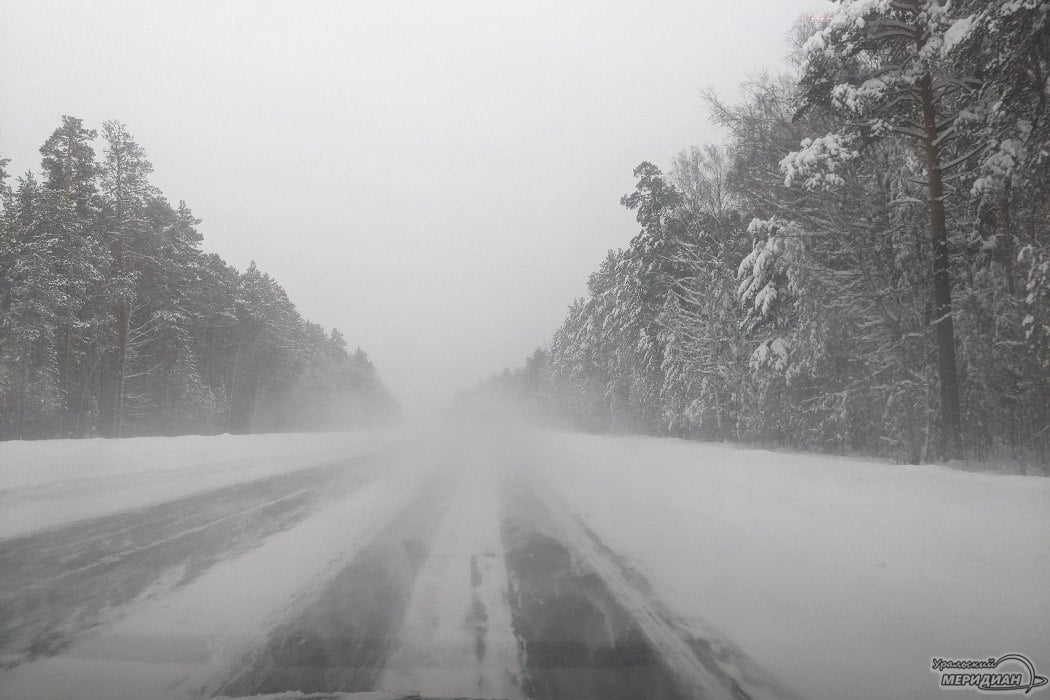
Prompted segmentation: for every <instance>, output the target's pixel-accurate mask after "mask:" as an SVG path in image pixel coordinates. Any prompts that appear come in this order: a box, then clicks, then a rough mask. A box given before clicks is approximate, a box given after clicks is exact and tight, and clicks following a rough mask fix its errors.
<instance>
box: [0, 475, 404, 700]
mask: <svg viewBox="0 0 1050 700" xmlns="http://www.w3.org/2000/svg"><path fill="white" fill-rule="evenodd" d="M420 478H421V477H420V472H418V471H416V470H407V471H399V472H397V473H394V474H391V475H388V476H386V477H383V478H381V479H379V480H377V481H373V482H371V483H369V484H367V485H366V486H364V487H363V488H362V489H360V490H359V491H356V492H354V493H353V494H351V495H350V496H348V497H347V498H345V499H344V500H339V501H335V502H333V503H331V504H330V505H328V506H327V507H326V508H324V509H323V510H321V511H320V512H318V513H317V514H315V515H313V516H311V517H310V518H308V519H307V520H305V521H303V522H302V523H300V524H298V525H296V526H295V527H293V528H291V529H288V530H285V531H283V532H280V533H278V534H276V535H273V536H272V537H270V538H269V539H268V540H267V541H266V542H265V543H264V544H263V545H262V546H260V547H258V548H257V549H254V550H251V551H250V552H248V553H246V554H244V555H243V556H241V557H237V558H235V559H230V560H227V561H225V562H222V563H220V564H217V565H216V566H214V567H213V568H212V569H210V570H209V571H208V572H207V573H205V574H204V575H202V576H201V577H200V578H199V579H197V580H196V581H194V582H193V583H191V584H189V585H187V586H185V587H183V588H180V589H178V590H176V591H175V592H173V593H167V594H166V595H164V596H162V597H158V598H151V597H150V596H149V595H144V596H142V600H140V602H139V604H138V606H137V607H136V609H135V610H134V611H133V612H132V613H130V614H129V615H127V617H125V618H123V619H122V620H120V621H119V622H117V623H116V624H113V625H110V626H107V627H105V628H102V629H100V630H98V631H97V632H95V633H91V634H88V635H85V636H84V637H83V638H82V639H80V640H79V641H77V642H75V643H74V644H73V645H72V646H71V647H70V648H69V649H68V650H65V651H64V652H63V653H62V654H60V655H58V656H54V657H51V658H47V659H42V660H40V661H37V662H35V663H29V664H25V665H23V666H19V667H18V668H16V669H14V670H13V671H11V672H10V675H9V676H6V677H4V678H3V679H0V696H2V697H5V698H12V699H14V698H18V699H25V700H28V699H32V698H40V699H41V700H43V699H44V698H47V699H49V700H56V699H58V698H70V699H72V698H77V699H78V700H96V699H97V700H103V699H104V700H121V699H122V698H128V700H131V699H132V698H136V699H138V698H162V697H197V696H198V693H199V691H200V690H201V689H203V688H207V689H209V690H211V691H214V689H215V687H217V683H218V682H220V681H221V680H222V675H221V674H228V673H230V672H232V671H233V670H236V669H237V663H238V661H239V660H240V658H241V656H242V655H243V654H244V653H245V652H246V651H247V650H248V649H249V648H250V647H251V646H252V645H254V644H258V643H259V642H260V640H263V639H265V638H266V632H267V631H268V630H269V629H271V628H273V627H274V626H275V625H276V624H278V623H279V622H280V621H281V620H282V619H284V618H285V617H287V616H289V615H291V614H293V613H294V611H295V609H296V608H297V606H298V605H299V604H300V603H305V602H309V601H310V600H311V598H312V597H313V595H314V594H315V592H316V591H317V590H318V588H319V587H320V586H322V585H323V584H324V582H325V581H327V580H329V579H330V578H331V577H332V576H333V575H335V574H336V573H337V572H338V571H339V570H340V569H342V568H343V567H345V566H346V565H347V564H348V563H349V561H350V560H351V559H352V558H353V556H354V555H355V554H356V553H357V552H358V551H360V549H361V548H362V547H363V546H365V545H366V544H367V543H368V542H369V541H370V540H371V539H372V537H373V536H374V535H375V533H376V532H378V531H379V530H380V529H381V528H382V527H383V526H384V525H385V524H386V523H388V522H390V520H391V519H392V518H394V517H396V516H397V514H398V513H399V512H401V511H402V509H403V508H404V507H405V506H406V505H407V504H408V503H409V502H410V500H411V499H413V498H417V497H418V493H419V484H420ZM171 575H172V576H173V577H174V578H176V579H177V578H178V577H179V575H180V572H178V571H175V572H171Z"/></svg>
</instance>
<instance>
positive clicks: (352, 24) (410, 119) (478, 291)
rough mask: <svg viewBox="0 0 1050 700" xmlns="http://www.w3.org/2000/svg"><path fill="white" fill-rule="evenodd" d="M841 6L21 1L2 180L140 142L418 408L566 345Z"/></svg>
mask: <svg viewBox="0 0 1050 700" xmlns="http://www.w3.org/2000/svg"><path fill="white" fill-rule="evenodd" d="M826 7H827V5H826V4H825V3H823V2H821V1H820V0H736V1H733V0H691V1H685V2H664V1H653V0H645V1H644V2H640V1H635V2H620V1H618V0H617V1H613V0H600V1H598V2H578V1H576V0H558V1H555V2H540V1H539V0H528V1H527V2H520V3H507V2H447V1H444V0H419V1H418V2H405V3H401V2H392V1H390V0H383V1H381V2H374V3H372V2H369V3H365V2H332V3H319V2H314V3H303V2H281V3H277V2H267V3H262V2H257V3H239V2H238V3H235V2H217V1H216V0H208V1H206V2H188V1H187V0H180V1H179V2H171V3H162V2H149V3H145V2H141V3H116V2H84V3H76V4H73V3H68V2H61V3H50V2H38V1H36V0H34V1H32V2H30V1H28V0H21V1H19V2H11V1H9V0H0V156H4V157H10V158H12V159H13V163H12V170H13V171H14V172H15V173H18V172H23V171H25V170H27V169H29V168H32V169H34V170H36V169H38V168H39V154H38V152H37V149H38V148H39V147H40V145H41V144H43V142H44V140H45V139H46V138H47V136H48V135H49V134H50V133H51V131H52V130H54V128H55V127H56V126H57V125H58V124H59V121H60V118H61V115H63V114H70V115H73V116H77V117H81V118H83V119H84V120H85V121H86V122H87V124H88V125H89V126H90V127H92V128H100V126H101V123H102V122H103V121H104V120H106V119H113V118H116V119H120V120H121V121H124V122H125V123H126V124H127V125H128V127H129V130H130V131H131V133H132V134H134V136H135V137H136V139H137V141H138V142H139V143H140V144H141V145H142V146H143V147H144V148H145V149H146V151H147V153H148V154H149V157H150V160H151V161H152V163H153V165H154V168H155V173H154V178H153V182H154V184H156V185H157V186H158V187H160V188H161V190H163V192H164V193H165V195H167V197H168V198H169V199H170V200H171V201H172V202H173V203H177V202H178V201H179V200H180V199H184V200H186V202H187V203H188V204H189V205H190V207H191V208H192V209H193V211H194V213H195V214H196V215H197V216H198V217H199V218H201V219H203V223H202V224H201V226H200V229H201V232H202V233H203V234H204V237H205V240H204V248H205V250H208V251H214V252H217V253H219V254H220V255H222V256H223V257H224V258H225V259H226V260H227V261H228V262H229V263H231V264H233V265H235V266H237V267H239V268H241V269H243V268H244V267H246V266H247V265H248V263H249V262H250V261H251V260H253V259H254V260H255V261H256V263H257V264H258V265H259V267H260V268H261V269H263V270H265V271H267V272H269V273H271V274H272V275H273V276H274V277H276V278H277V280H278V281H279V282H280V283H281V284H282V285H283V286H284V288H285V289H286V290H287V291H288V294H289V296H290V297H291V299H292V301H293V302H295V304H296V305H297V306H298V308H299V310H300V311H301V312H302V313H303V315H305V316H306V317H307V318H309V319H311V320H313V321H316V322H318V323H321V324H322V325H324V326H326V327H330V326H333V325H334V326H337V327H338V328H340V329H341V330H342V331H343V332H344V333H345V334H346V336H347V338H348V339H349V341H350V343H351V345H360V346H362V347H363V348H364V349H365V350H366V351H368V353H369V355H370V356H371V357H372V359H373V360H374V361H375V363H376V365H377V366H378V368H379V370H380V372H381V373H382V375H383V377H384V378H385V379H386V381H387V383H388V384H389V385H390V386H391V388H392V389H393V391H394V392H395V394H397V396H398V397H399V398H400V399H401V400H402V401H403V402H404V403H406V404H408V405H416V406H422V405H429V404H433V403H436V402H439V401H441V400H442V399H444V398H446V397H448V396H450V395H451V394H452V393H453V392H455V391H457V390H459V389H463V388H468V387H470V386H472V385H474V384H475V383H476V382H477V381H479V380H480V379H482V378H484V377H485V376H487V375H489V374H491V373H493V372H495V371H498V370H500V369H501V368H503V367H504V366H508V365H510V366H513V365H516V364H519V363H520V362H521V361H522V359H523V358H524V356H525V355H526V354H527V353H529V352H530V351H531V349H532V348H534V347H536V346H538V345H542V344H544V343H546V341H547V340H548V339H549V338H550V336H551V334H552V332H553V331H554V330H555V328H556V327H557V326H558V324H559V323H560V322H561V320H562V318H563V316H564V313H565V310H566V307H567V306H568V304H569V303H570V302H571V301H572V299H573V298H574V297H576V296H579V295H581V294H582V293H583V292H584V291H585V285H586V278H587V275H588V273H589V272H590V271H592V270H593V269H594V268H596V267H597V265H598V263H599V262H600V260H601V259H602V257H603V256H604V252H605V251H606V250H607V249H608V248H612V247H619V246H622V245H624V244H625V243H626V242H627V241H628V240H629V239H630V237H631V236H632V235H634V233H635V231H636V224H635V222H634V219H633V217H632V215H631V213H629V212H626V211H625V210H623V209H622V208H620V206H619V204H618V201H619V198H620V195H621V194H623V193H625V192H627V191H629V190H630V189H632V187H633V179H632V176H631V171H632V169H633V168H634V166H635V165H637V164H638V163H639V162H640V161H642V160H650V161H653V162H655V163H657V164H658V165H660V166H661V167H665V166H666V165H667V163H668V162H669V161H670V159H671V158H672V157H673V156H674V154H675V153H676V152H677V151H679V150H681V149H682V148H684V147H687V146H689V145H694V144H696V145H699V144H702V143H707V142H711V141H716V140H718V139H719V136H720V135H719V133H718V132H717V131H716V130H715V129H714V128H713V127H712V126H711V125H710V124H709V123H708V120H707V115H706V114H705V112H704V109H703V104H702V102H701V99H700V96H699V93H700V90H701V89H702V88H705V87H713V88H715V89H716V90H717V91H718V92H719V93H720V94H722V95H725V96H729V97H732V96H734V95H735V94H736V90H737V85H738V84H739V83H740V82H741V81H742V80H744V79H746V78H747V77H748V76H750V75H753V74H755V73H757V72H759V71H761V70H764V69H767V70H773V71H775V70H778V68H779V67H780V66H782V65H783V56H784V54H785V53H786V50H787V46H786V39H785V37H786V35H787V32H788V31H789V29H790V27H791V25H792V23H793V22H794V21H795V20H796V19H797V18H798V17H799V16H800V15H802V14H813V13H820V12H822V11H826V9H825V8H826Z"/></svg>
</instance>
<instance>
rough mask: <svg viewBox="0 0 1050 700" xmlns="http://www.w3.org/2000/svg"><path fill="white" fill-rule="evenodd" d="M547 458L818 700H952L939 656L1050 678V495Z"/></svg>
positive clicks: (541, 460) (725, 626)
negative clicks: (936, 661)
mask: <svg viewBox="0 0 1050 700" xmlns="http://www.w3.org/2000/svg"><path fill="white" fill-rule="evenodd" d="M534 449H535V452H534V454H533V459H531V460H530V461H531V462H532V463H534V464H535V465H536V469H537V470H538V471H539V472H540V474H541V475H542V477H543V480H544V481H545V482H547V484H548V485H549V488H551V490H552V491H553V492H554V493H555V495H556V496H557V497H558V498H559V499H560V500H561V501H562V502H563V503H564V504H565V505H566V506H567V508H568V509H569V510H571V511H573V512H575V513H577V514H578V515H580V517H581V518H582V519H583V521H584V522H585V523H586V524H587V525H588V527H590V528H591V529H592V530H593V531H594V532H595V533H596V535H597V536H598V537H599V538H601V539H602V540H603V542H604V543H605V544H606V545H607V546H609V547H610V548H611V549H612V550H613V551H615V552H618V553H620V554H622V555H624V556H625V557H626V558H627V559H628V560H629V561H630V562H631V563H632V564H634V565H636V566H637V567H638V568H639V570H640V571H641V572H642V573H643V574H644V575H645V576H646V577H647V578H648V579H649V581H650V582H651V583H652V584H653V585H654V587H655V589H656V591H657V594H658V595H659V596H660V597H661V598H662V599H663V600H664V601H665V602H666V603H667V604H668V605H669V606H670V607H671V608H672V609H673V611H674V612H676V613H677V614H679V615H682V616H683V617H685V618H686V619H692V620H693V621H694V622H695V624H696V627H697V631H698V632H699V633H700V634H701V635H702V634H703V633H704V630H705V628H708V627H710V626H713V627H714V628H716V629H718V630H720V631H721V632H722V633H723V634H724V635H726V637H727V638H728V639H729V640H731V641H732V642H734V643H735V644H736V645H737V646H739V647H740V648H742V649H743V650H745V651H746V652H748V653H749V654H750V655H751V656H752V658H753V659H754V660H755V661H757V662H758V663H759V664H760V665H761V666H763V667H765V668H766V669H767V670H768V671H769V672H771V673H772V675H773V676H775V677H777V678H779V679H781V680H782V681H783V682H784V683H785V684H787V685H789V686H791V687H792V688H794V689H795V690H797V691H798V692H799V693H800V694H801V695H803V696H806V697H812V698H828V699H832V698H836V699H837V698H844V697H910V698H921V697H929V698H937V697H943V693H944V691H943V690H941V689H940V688H939V687H938V686H937V682H938V677H937V675H936V674H934V673H932V672H931V671H930V659H931V657H934V656H941V657H962V658H987V657H988V656H991V655H999V654H1004V653H1008V652H1016V653H1022V654H1027V655H1028V656H1029V658H1031V659H1032V661H1033V662H1034V663H1035V665H1036V668H1037V669H1039V668H1042V669H1044V670H1043V673H1044V675H1045V669H1046V668H1050V596H1048V595H1047V594H1046V582H1047V581H1048V580H1050V479H1044V478H1039V477H1020V476H1003V475H989V474H975V473H966V472H959V471H955V470H951V469H948V468H945V467H936V466H923V467H911V466H894V465H887V464H881V463H878V462H873V461H866V460H855V459H842V458H835V457H827V456H816V455H798V454H786V453H774V452H765V451H761V450H739V449H735V448H730V447H723V446H718V445H706V444H698V443H690V442H683V441H679V440H669V439H655V438H641V437H594V436H585V435H574V434H564V433H543V434H541V435H539V436H537V439H536V440H535V442H534Z"/></svg>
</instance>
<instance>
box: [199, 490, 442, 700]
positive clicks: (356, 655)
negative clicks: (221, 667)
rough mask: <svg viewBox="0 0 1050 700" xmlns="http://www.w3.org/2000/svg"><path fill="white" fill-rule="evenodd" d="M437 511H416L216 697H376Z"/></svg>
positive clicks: (276, 634)
mask: <svg viewBox="0 0 1050 700" xmlns="http://www.w3.org/2000/svg"><path fill="white" fill-rule="evenodd" d="M439 517H440V513H439V512H437V509H436V507H434V506H428V505H425V504H423V505H420V504H416V505H415V506H414V507H411V508H409V509H408V510H407V511H405V512H404V513H402V515H401V516H400V517H399V518H396V519H395V520H394V521H393V522H392V523H391V524H389V525H387V526H386V527H385V528H384V529H383V530H381V531H380V532H379V534H378V535H377V536H376V538H375V539H374V540H373V541H372V542H371V543H370V544H369V545H368V546H367V547H366V548H365V549H363V550H362V551H361V553H360V554H358V555H357V556H356V557H355V558H354V559H353V561H351V563H350V564H349V565H348V566H347V567H346V568H345V569H343V570H342V571H341V572H339V573H338V574H337V575H336V576H335V577H334V578H333V579H332V580H331V581H329V582H328V583H327V584H325V585H324V587H323V588H322V589H321V590H320V592H319V593H318V595H317V596H316V597H315V598H314V599H313V600H312V601H310V602H309V603H307V604H306V606H305V607H304V609H303V610H302V611H301V612H299V613H298V614H297V615H296V616H295V617H294V618H293V619H291V620H290V621H288V622H286V623H284V624H282V625H280V626H279V627H277V628H276V629H275V630H274V631H273V632H271V634H270V635H269V638H268V639H267V640H266V642H265V643H264V644H263V645H262V646H261V647H260V648H258V649H256V650H255V651H254V652H252V653H251V654H250V655H249V658H248V659H246V661H245V663H244V665H243V669H242V670H241V671H240V672H238V673H237V674H236V675H234V676H232V677H231V678H229V679H227V680H226V681H225V682H223V683H222V684H221V685H220V687H219V688H218V690H217V692H216V694H217V695H231V696H238V695H256V694H267V693H280V692H285V691H300V692H303V693H331V692H362V691H368V690H373V689H374V687H375V684H376V682H377V679H378V678H379V675H380V674H381V673H382V671H383V668H384V666H385V663H386V659H387V656H388V655H389V653H390V651H391V645H392V644H393V643H394V642H395V640H396V633H397V630H398V629H399V627H400V626H401V621H402V619H403V618H404V615H405V611H406V608H407V605H408V600H409V598H410V596H411V592H412V587H413V584H414V582H415V580H416V577H417V576H418V574H419V570H420V569H421V568H422V566H423V562H424V561H425V560H426V558H427V555H428V553H429V548H430V539H431V538H432V537H433V534H434V531H433V528H428V527H427V524H428V523H431V522H434V521H435V520H436V519H437V518H439Z"/></svg>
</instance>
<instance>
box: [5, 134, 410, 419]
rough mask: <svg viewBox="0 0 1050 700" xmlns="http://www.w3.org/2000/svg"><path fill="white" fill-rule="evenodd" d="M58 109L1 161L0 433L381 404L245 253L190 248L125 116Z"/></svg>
mask: <svg viewBox="0 0 1050 700" xmlns="http://www.w3.org/2000/svg"><path fill="white" fill-rule="evenodd" d="M97 139H98V133H97V132H96V131H95V130H93V129H88V128H86V127H85V126H84V124H83V122H82V120H80V119H76V118H73V117H69V116H65V117H63V118H62V123H61V125H60V126H59V127H58V128H57V129H55V131H54V133H52V134H51V136H50V137H49V138H48V139H47V141H46V142H45V143H44V145H43V146H42V147H41V148H40V153H41V156H42V161H41V167H40V172H39V175H38V174H34V173H33V172H27V173H26V174H25V175H23V176H20V177H18V178H17V179H16V181H15V183H14V187H12V186H11V183H10V182H9V180H10V178H9V176H8V173H7V172H6V166H7V165H8V163H9V162H10V161H9V160H0V439H11V438H24V439H32V438H46V437H83V436H106V437H115V436H130V435H152V434H180V433H189V432H194V433H214V432H225V431H230V432H260V431H279V430H303V429H327V428H342V427H347V426H349V425H354V424H361V423H365V422H370V421H375V420H381V419H383V418H386V417H389V415H390V414H391V412H392V411H393V410H394V408H395V406H394V402H393V401H392V399H391V397H390V396H389V395H388V393H387V391H386V390H385V389H384V387H383V384H382V382H381V381H380V379H379V376H378V374H377V373H376V370H375V367H374V366H373V365H372V363H371V362H370V361H369V359H368V357H367V356H366V355H365V353H364V352H362V351H361V350H360V349H357V350H356V351H354V352H350V351H348V349H347V343H346V340H345V338H344V337H343V336H342V334H340V333H339V331H337V330H335V329H333V330H332V331H331V332H327V331H325V330H324V329H323V328H322V327H321V326H319V325H317V324H315V323H311V322H309V321H306V320H305V319H303V318H302V316H300V315H299V313H298V312H297V311H296V309H295V306H294V305H293V304H292V302H291V301H290V300H289V299H288V296H287V294H286V293H285V291H284V289H282V288H281V286H280V285H279V284H278V283H277V281H276V280H274V279H273V278H272V277H270V276H269V275H267V274H265V273H263V272H261V271H260V270H259V269H258V268H257V267H256V266H255V263H254V262H253V263H252V264H251V265H250V266H249V267H248V269H247V270H246V271H244V272H239V271H238V270H236V269H235V268H233V267H231V266H230V265H228V264H226V263H225V262H224V261H223V260H222V258H220V257H219V256H218V255H215V254H209V253H205V252H203V251H202V250H201V249H200V244H201V240H202V237H201V234H200V233H199V232H198V230H197V228H196V227H197V225H198V224H199V223H200V220H198V219H196V218H194V216H193V214H192V213H191V211H190V209H189V208H188V207H187V206H186V204H185V203H184V202H180V203H179V205H178V206H172V205H171V204H170V203H169V202H168V200H167V199H165V197H164V196H163V194H162V193H161V192H160V191H159V190H158V189H157V188H156V187H154V186H153V185H152V184H150V181H149V176H150V173H151V172H152V166H151V165H150V163H149V161H148V160H147V157H146V153H145V151H144V150H143V149H142V147H141V146H140V145H139V144H138V143H136V142H135V140H134V138H132V135H131V134H130V133H129V132H128V130H127V128H126V127H125V125H124V124H121V123H120V122H117V121H108V122H106V123H105V124H103V126H102V142H103V144H104V149H103V152H102V157H101V159H98V158H96V154H95V150H94V147H93V144H94V143H95V142H96V140H97Z"/></svg>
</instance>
